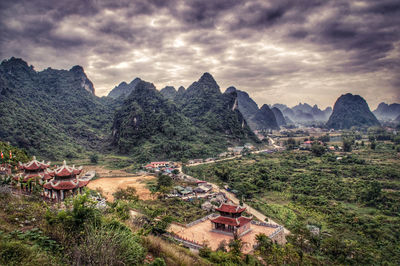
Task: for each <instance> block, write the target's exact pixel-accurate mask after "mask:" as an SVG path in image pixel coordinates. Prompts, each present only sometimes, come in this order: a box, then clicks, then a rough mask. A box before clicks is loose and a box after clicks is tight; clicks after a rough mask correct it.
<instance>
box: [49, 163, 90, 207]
mask: <svg viewBox="0 0 400 266" xmlns="http://www.w3.org/2000/svg"><path fill="white" fill-rule="evenodd" d="M81 172H82V166H81V167H79V168H75V165H74V166H72V167H70V166H68V165H67V163H66V162H65V161H64V163H63V165H62V166H60V167H59V168H57V169H55V170H54V171H52V172H49V173H48V174H49V176H54V179H52V180H51V181H48V182H47V183H45V184H44V185H43V188H44V196H45V197H47V198H50V199H54V200H57V201H62V200H64V199H65V198H66V197H67V196H70V195H75V194H77V193H82V191H83V187H85V186H86V185H87V184H88V183H89V180H88V179H80V178H79V177H78V175H79V174H80V173H81Z"/></svg>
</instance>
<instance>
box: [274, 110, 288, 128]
mask: <svg viewBox="0 0 400 266" xmlns="http://www.w3.org/2000/svg"><path fill="white" fill-rule="evenodd" d="M271 110H272V112H273V113H274V115H275V118H276V122H277V123H278V126H286V120H285V117H284V116H283V114H282V112H281V110H279V109H278V108H277V107H272V108H271Z"/></svg>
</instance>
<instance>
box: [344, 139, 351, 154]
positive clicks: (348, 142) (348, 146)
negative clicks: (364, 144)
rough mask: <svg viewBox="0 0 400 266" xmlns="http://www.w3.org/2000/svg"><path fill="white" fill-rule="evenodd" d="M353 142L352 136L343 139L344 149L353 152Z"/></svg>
mask: <svg viewBox="0 0 400 266" xmlns="http://www.w3.org/2000/svg"><path fill="white" fill-rule="evenodd" d="M352 144H353V141H352V139H350V138H344V139H343V151H345V152H351V150H352V147H351V145H352Z"/></svg>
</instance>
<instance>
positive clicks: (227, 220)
mask: <svg viewBox="0 0 400 266" xmlns="http://www.w3.org/2000/svg"><path fill="white" fill-rule="evenodd" d="M211 222H213V223H217V224H226V225H231V226H243V225H245V224H247V223H249V222H251V218H247V217H244V216H241V217H239V218H231V217H225V216H218V217H217V218H214V219H211Z"/></svg>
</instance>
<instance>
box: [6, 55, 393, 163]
mask: <svg viewBox="0 0 400 266" xmlns="http://www.w3.org/2000/svg"><path fill="white" fill-rule="evenodd" d="M399 106H400V105H399V104H391V105H387V104H385V103H381V104H380V105H379V106H378V108H377V110H375V111H374V113H375V114H376V116H377V117H378V118H379V119H382V120H391V121H395V120H397V121H398V120H400V118H399V117H400V113H399ZM0 110H2V111H1V112H0V140H1V141H8V142H10V143H11V144H12V145H15V146H18V147H20V148H25V149H26V150H27V151H29V152H30V153H31V154H37V155H41V156H42V157H44V158H48V159H61V158H65V157H75V156H77V155H78V154H79V153H82V152H85V151H98V152H103V151H109V152H117V153H124V154H131V155H133V156H135V157H136V158H138V159H140V160H142V161H144V160H149V159H182V158H196V157H206V156H214V155H216V154H217V153H219V152H221V151H224V150H225V149H226V148H227V147H228V146H232V145H242V144H244V143H246V142H252V143H257V142H259V140H258V139H257V137H256V136H255V134H254V133H253V131H255V130H276V129H279V128H280V127H283V126H287V125H291V126H292V125H293V124H303V125H308V124H313V123H319V125H324V124H325V122H327V124H326V126H327V127H328V128H335V129H346V128H350V127H352V126H358V127H366V126H375V125H379V122H378V120H377V119H376V117H375V116H374V114H373V113H372V112H371V111H370V110H369V107H368V104H367V103H366V102H365V100H364V99H362V98H361V97H360V96H358V95H351V94H346V95H342V96H341V97H339V99H338V100H337V101H336V103H335V106H334V109H333V111H332V108H330V107H328V108H326V109H325V110H321V109H319V108H318V106H317V105H314V106H311V105H309V104H307V103H303V104H302V103H300V104H298V105H296V106H294V107H292V108H289V107H288V106H286V105H283V104H274V105H273V106H268V105H266V104H264V105H262V106H261V108H259V107H258V105H257V103H256V102H255V101H254V100H253V99H252V98H251V97H250V95H249V94H248V93H247V92H244V91H241V90H238V89H236V88H235V87H229V88H228V89H226V91H225V92H224V93H222V92H221V90H220V87H219V85H218V84H217V82H216V81H215V80H214V78H213V77H212V75H211V74H209V73H204V74H203V75H202V76H201V77H200V79H199V80H198V81H196V82H193V83H192V84H191V85H190V86H189V87H188V88H187V89H185V88H184V87H179V89H178V90H176V89H175V88H174V87H172V86H167V87H165V88H163V89H161V90H160V91H158V90H157V89H156V88H155V87H154V85H153V84H151V83H148V82H145V81H143V80H141V79H140V78H135V79H133V80H132V81H131V82H130V83H127V82H122V83H120V84H119V85H118V86H116V87H115V88H113V89H112V90H111V91H110V93H109V94H108V96H107V97H101V98H100V97H97V96H96V95H95V89H94V86H93V84H92V82H91V81H90V80H89V79H88V77H87V76H86V74H85V72H84V70H83V68H82V67H80V66H74V67H72V68H71V69H70V70H55V69H51V68H48V69H46V70H43V71H40V72H37V71H35V70H34V68H33V67H32V66H28V64H27V63H26V62H25V61H23V60H22V59H17V58H11V59H9V60H4V61H3V62H2V63H1V64H0ZM328 119H329V121H328Z"/></svg>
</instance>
